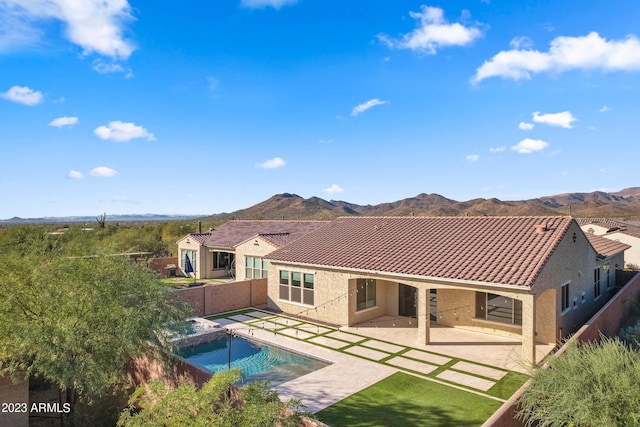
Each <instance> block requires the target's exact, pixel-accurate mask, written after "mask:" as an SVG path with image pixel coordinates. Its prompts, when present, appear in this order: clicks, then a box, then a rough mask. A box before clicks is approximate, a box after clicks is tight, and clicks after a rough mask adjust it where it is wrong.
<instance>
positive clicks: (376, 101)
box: [351, 98, 387, 117]
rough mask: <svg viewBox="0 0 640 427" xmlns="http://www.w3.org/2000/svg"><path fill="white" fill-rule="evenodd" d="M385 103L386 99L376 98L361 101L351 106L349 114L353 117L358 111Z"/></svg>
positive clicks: (361, 111)
mask: <svg viewBox="0 0 640 427" xmlns="http://www.w3.org/2000/svg"><path fill="white" fill-rule="evenodd" d="M386 103H387V101H380V100H379V99H378V98H373V99H370V100H368V101H367V102H363V103H362V104H360V105H356V106H355V107H353V110H351V115H352V116H353V117H355V116H357V115H358V114H360V113H364V112H365V111H367V110H368V109H369V108H373V107H375V106H376V105H384V104H386Z"/></svg>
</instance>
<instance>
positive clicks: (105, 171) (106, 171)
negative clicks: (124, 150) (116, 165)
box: [89, 166, 118, 178]
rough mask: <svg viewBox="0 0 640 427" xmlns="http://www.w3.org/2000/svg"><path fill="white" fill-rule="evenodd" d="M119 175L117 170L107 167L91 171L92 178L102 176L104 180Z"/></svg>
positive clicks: (99, 167)
mask: <svg viewBox="0 0 640 427" xmlns="http://www.w3.org/2000/svg"><path fill="white" fill-rule="evenodd" d="M117 173H118V171H117V170H115V169H111V168H108V167H106V166H98V167H95V168H93V169H91V171H90V172H89V174H90V175H91V176H100V177H103V178H111V177H112V176H114V175H115V174H117Z"/></svg>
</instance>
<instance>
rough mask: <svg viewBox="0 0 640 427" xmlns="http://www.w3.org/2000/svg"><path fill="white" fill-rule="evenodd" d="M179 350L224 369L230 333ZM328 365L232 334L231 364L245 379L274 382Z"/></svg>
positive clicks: (197, 362)
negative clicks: (238, 369)
mask: <svg viewBox="0 0 640 427" xmlns="http://www.w3.org/2000/svg"><path fill="white" fill-rule="evenodd" d="M179 354H180V356H181V357H183V358H184V359H186V360H187V361H189V362H190V363H192V364H194V365H197V366H200V367H202V368H204V369H206V370H208V371H210V372H212V373H215V372H218V371H224V370H227V369H228V367H229V337H228V336H224V337H222V338H219V339H215V340H213V341H209V342H206V343H202V344H198V345H195V346H190V347H183V348H181V349H180V352H179ZM328 365H330V363H329V362H325V361H323V360H319V359H315V358H313V357H309V356H303V355H301V354H298V353H294V352H292V351H289V350H285V349H283V348H280V347H277V346H274V345H271V344H265V343H263V342H260V341H257V340H249V339H247V338H244V337H239V336H234V338H233V341H232V343H231V368H232V369H233V368H240V369H241V370H242V381H243V382H244V383H249V382H253V381H257V380H269V382H270V384H271V386H277V385H279V384H282V383H285V382H287V381H291V380H293V379H295V378H298V377H301V376H303V375H306V374H308V373H310V372H313V371H317V370H318V369H322V368H324V367H325V366H328Z"/></svg>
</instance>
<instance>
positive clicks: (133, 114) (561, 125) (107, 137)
mask: <svg viewBox="0 0 640 427" xmlns="http://www.w3.org/2000/svg"><path fill="white" fill-rule="evenodd" d="M639 22H640V8H639V7H638V6H637V5H636V2H634V1H628V0H627V1H615V0H614V1H594V0H584V1H581V2H580V4H579V6H578V5H577V3H576V2H574V1H568V0H565V1H562V0H559V1H551V0H548V1H540V0H537V1H519V2H513V1H508V0H467V1H454V0H451V1H446V2H440V3H435V2H421V1H404V0H380V1H365V0H357V1H356V0H353V1H350V0H341V1H334V0H215V1H214V0H207V1H191V0H185V1H183V2H180V3H176V4H172V5H171V6H169V5H168V3H164V2H157V1H155V2H152V1H137V0H130V1H129V2H127V1H126V0H0V67H1V69H2V72H1V73H0V96H1V98H0V130H1V134H2V137H1V138H2V139H1V141H2V167H1V168H0V183H1V185H0V198H1V199H2V201H3V202H2V203H0V218H10V217H13V216H21V217H38V216H63V215H98V214H100V213H102V212H107V214H124V213H164V214H211V213H220V212H230V211H234V210H237V209H241V208H245V207H248V206H250V205H253V204H255V203H258V202H260V201H262V200H264V199H266V198H268V197H270V196H272V195H274V194H276V193H282V192H289V193H296V194H299V195H301V196H303V197H311V196H318V197H322V198H324V199H327V200H331V199H334V200H346V201H349V202H352V203H358V204H376V203H380V202H390V201H394V200H398V199H402V198H406V197H412V196H415V195H417V194H419V193H438V194H441V195H443V196H445V197H449V198H452V199H455V200H460V201H464V200H469V199H473V198H478V197H483V198H490V197H497V198H499V199H501V200H520V199H526V198H533V197H538V196H545V195H552V194H558V193H563V192H588V191H594V190H605V191H617V190H621V189H623V188H627V187H632V186H638V185H640V182H639V179H638V178H639V174H640V172H639V170H640V169H639V168H637V167H635V166H634V163H633V162H634V159H638V158H639V155H640V144H638V133H639V132H638V119H637V118H638V117H640V103H639V102H638V99H640V96H639V95H640V41H639V39H638V37H640V24H638V23H639Z"/></svg>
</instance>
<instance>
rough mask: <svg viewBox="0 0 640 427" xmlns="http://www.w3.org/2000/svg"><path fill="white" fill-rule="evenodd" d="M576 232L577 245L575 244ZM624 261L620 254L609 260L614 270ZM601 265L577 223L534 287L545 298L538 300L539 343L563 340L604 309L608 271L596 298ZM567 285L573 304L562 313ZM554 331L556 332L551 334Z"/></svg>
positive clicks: (603, 276)
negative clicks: (596, 275)
mask: <svg viewBox="0 0 640 427" xmlns="http://www.w3.org/2000/svg"><path fill="white" fill-rule="evenodd" d="M574 233H575V236H576V240H575V242H574V241H573V235H574ZM576 254H585V256H576ZM622 259H623V255H618V256H616V257H614V258H612V259H610V260H607V261H608V262H610V263H611V268H612V269H614V268H615V263H622ZM602 264H603V261H602V260H598V259H597V257H596V252H595V251H594V249H593V248H592V247H591V245H590V244H589V242H588V240H587V238H586V236H585V235H584V233H583V232H582V230H580V227H579V226H578V225H577V224H576V223H574V224H572V225H571V227H570V229H569V231H568V232H567V233H566V235H565V236H564V238H563V239H562V240H561V241H560V244H559V245H558V246H557V248H556V249H555V251H554V253H553V256H552V257H551V258H550V259H549V261H548V262H547V265H545V266H544V268H543V270H542V271H541V273H540V275H539V276H538V277H537V279H536V281H535V282H534V285H533V291H534V292H535V294H536V296H537V297H539V296H542V295H543V294H544V295H545V297H544V298H538V299H537V301H536V305H537V312H538V316H537V319H536V330H537V331H538V340H540V341H542V342H550V339H551V337H552V336H553V337H556V338H562V337H565V336H567V335H569V334H571V333H572V332H574V331H575V330H576V329H577V328H578V327H580V326H581V325H582V324H583V323H584V321H586V320H587V318H588V317H589V316H590V315H592V314H593V313H594V312H595V311H596V310H597V309H598V308H600V307H602V305H603V304H604V303H605V302H606V300H607V299H608V296H609V293H608V291H607V288H606V278H605V270H601V271H600V274H601V276H600V283H601V284H600V290H601V295H602V296H601V297H600V298H598V299H595V298H594V280H593V274H594V270H595V269H596V267H602ZM566 283H569V300H570V302H571V304H570V308H569V309H567V310H565V312H563V313H562V312H561V306H562V295H561V287H562V286H563V285H564V284H566ZM549 289H555V298H552V297H551V296H550V295H549V294H546V293H545V291H547V290H549ZM583 295H584V298H583ZM547 304H554V307H553V309H550V308H548V307H546V305H547ZM552 313H553V315H552ZM551 331H554V333H553V334H552V333H551Z"/></svg>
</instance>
